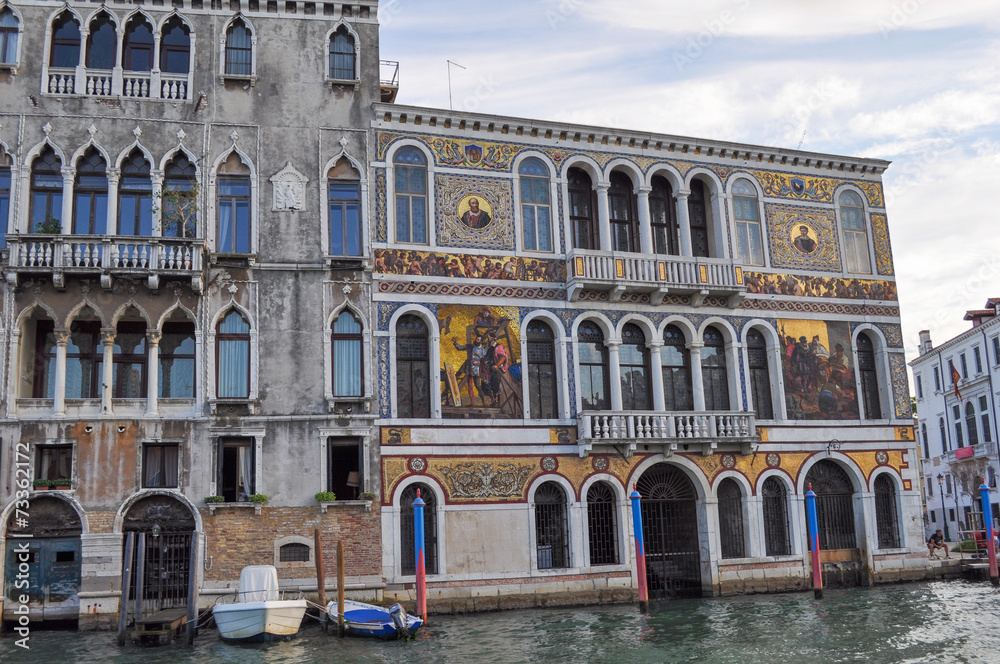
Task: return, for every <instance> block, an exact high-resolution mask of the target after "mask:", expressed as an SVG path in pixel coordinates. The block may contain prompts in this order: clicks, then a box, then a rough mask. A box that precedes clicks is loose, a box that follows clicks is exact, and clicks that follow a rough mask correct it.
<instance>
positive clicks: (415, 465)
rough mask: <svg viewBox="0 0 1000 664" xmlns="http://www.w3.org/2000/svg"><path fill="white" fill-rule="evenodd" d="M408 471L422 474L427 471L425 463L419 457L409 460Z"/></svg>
mask: <svg viewBox="0 0 1000 664" xmlns="http://www.w3.org/2000/svg"><path fill="white" fill-rule="evenodd" d="M410 470H412V471H413V472H415V473H422V472H424V471H425V470H427V462H426V461H425V460H424V459H422V458H420V457H413V458H412V459H410Z"/></svg>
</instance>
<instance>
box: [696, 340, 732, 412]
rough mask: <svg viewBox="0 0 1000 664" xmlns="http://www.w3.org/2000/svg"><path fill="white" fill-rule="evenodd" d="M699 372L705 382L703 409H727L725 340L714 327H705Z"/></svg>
mask: <svg viewBox="0 0 1000 664" xmlns="http://www.w3.org/2000/svg"><path fill="white" fill-rule="evenodd" d="M701 374H702V380H703V381H704V384H705V410H729V368H728V366H727V363H726V340H725V338H724V337H723V336H722V333H721V332H720V331H719V330H718V328H716V327H712V326H709V327H706V328H705V345H704V347H703V348H702V349H701Z"/></svg>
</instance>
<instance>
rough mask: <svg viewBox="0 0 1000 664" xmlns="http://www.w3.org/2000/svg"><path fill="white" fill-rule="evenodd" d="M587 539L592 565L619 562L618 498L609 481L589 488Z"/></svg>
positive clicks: (615, 563) (596, 483) (595, 483)
mask: <svg viewBox="0 0 1000 664" xmlns="http://www.w3.org/2000/svg"><path fill="white" fill-rule="evenodd" d="M587 539H588V541H589V544H590V564H591V565H617V564H618V561H619V557H618V500H617V499H616V498H615V490H614V489H612V488H611V485H610V484H608V483H607V482H594V483H593V484H592V485H591V486H590V488H589V489H587Z"/></svg>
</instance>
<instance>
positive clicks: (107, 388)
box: [101, 327, 118, 415]
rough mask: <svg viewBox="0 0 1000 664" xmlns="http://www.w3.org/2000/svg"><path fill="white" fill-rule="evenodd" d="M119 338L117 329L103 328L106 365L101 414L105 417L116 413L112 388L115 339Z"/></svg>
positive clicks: (104, 367)
mask: <svg viewBox="0 0 1000 664" xmlns="http://www.w3.org/2000/svg"><path fill="white" fill-rule="evenodd" d="M117 336H118V331H117V330H116V329H115V328H113V327H102V328H101V344H102V345H103V346H104V364H103V365H102V366H101V412H102V413H104V414H105V415H110V414H111V413H113V412H114V410H113V409H112V408H111V394H112V391H111V388H112V385H113V384H114V375H115V374H114V369H115V365H114V360H115V337H117Z"/></svg>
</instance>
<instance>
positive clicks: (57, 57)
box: [49, 11, 81, 69]
mask: <svg viewBox="0 0 1000 664" xmlns="http://www.w3.org/2000/svg"><path fill="white" fill-rule="evenodd" d="M80 41H81V37H80V24H79V23H78V22H77V20H76V17H75V16H73V14H72V13H70V12H68V11H65V12H63V13H62V14H60V15H59V16H57V17H56V20H55V23H53V24H52V48H51V50H50V52H49V66H50V67H60V68H64V69H72V68H75V67H77V66H78V65H79V64H80Z"/></svg>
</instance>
